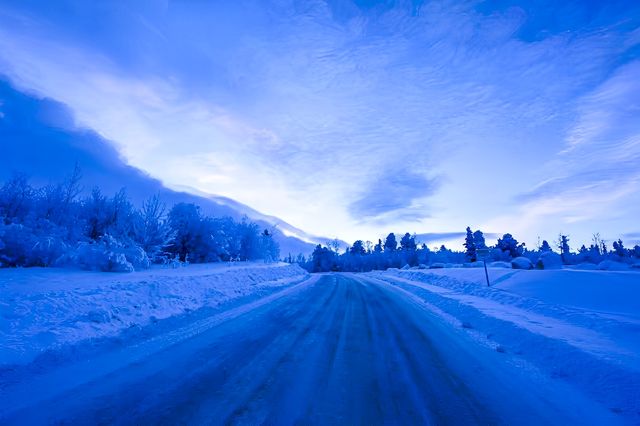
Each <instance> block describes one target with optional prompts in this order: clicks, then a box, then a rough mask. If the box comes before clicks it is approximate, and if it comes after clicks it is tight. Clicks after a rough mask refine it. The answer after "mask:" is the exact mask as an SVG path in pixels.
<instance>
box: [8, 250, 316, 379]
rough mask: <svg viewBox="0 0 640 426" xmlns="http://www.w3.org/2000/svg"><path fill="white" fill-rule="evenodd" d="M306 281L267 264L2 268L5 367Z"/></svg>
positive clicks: (300, 273) (295, 270)
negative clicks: (110, 269) (109, 269)
mask: <svg viewBox="0 0 640 426" xmlns="http://www.w3.org/2000/svg"><path fill="white" fill-rule="evenodd" d="M307 277H308V274H307V272H306V271H304V270H303V269H301V268H300V267H298V266H297V265H289V264H284V263H278V264H265V263H261V262H255V263H245V262H242V263H241V264H229V263H216V264H199V265H190V266H188V267H179V268H177V269H172V268H160V267H153V268H152V269H149V270H144V271H139V272H133V273H128V274H113V273H104V272H88V271H79V270H70V269H50V268H28V269H24V268H16V269H0V317H1V318H2V321H0V342H2V350H0V367H1V366H3V365H5V366H6V365H11V364H26V363H29V362H30V361H32V360H34V358H35V357H37V356H38V355H39V354H42V353H43V352H45V351H46V352H52V351H57V350H62V349H65V348H66V349H68V347H69V346H72V345H76V344H79V343H81V342H86V341H90V340H95V339H99V338H105V337H106V338H108V337H115V336H117V335H119V334H120V333H122V332H123V331H124V330H128V329H131V328H140V327H144V326H146V325H149V324H151V323H155V322H157V321H159V320H162V319H166V318H169V317H174V316H179V315H182V314H185V313H189V312H191V311H196V310H198V309H201V308H205V307H208V308H216V307H218V306H221V305H224V304H228V303H229V302H231V301H233V300H240V299H241V300H243V301H246V300H248V299H250V298H251V297H258V296H264V295H266V294H268V293H270V292H273V291H275V290H278V289H280V288H283V287H285V286H289V285H292V284H294V283H297V282H300V281H302V280H304V279H306V278H307Z"/></svg>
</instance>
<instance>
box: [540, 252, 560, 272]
mask: <svg viewBox="0 0 640 426" xmlns="http://www.w3.org/2000/svg"><path fill="white" fill-rule="evenodd" d="M561 268H562V257H560V255H559V254H558V253H554V252H552V251H547V252H544V253H542V254H541V255H540V257H539V258H538V261H537V262H536V269H561Z"/></svg>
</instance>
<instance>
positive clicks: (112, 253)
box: [58, 234, 149, 272]
mask: <svg viewBox="0 0 640 426" xmlns="http://www.w3.org/2000/svg"><path fill="white" fill-rule="evenodd" d="M58 263H59V264H71V265H75V266H78V267H80V268H83V269H89V270H99V271H105V272H133V271H134V270H135V269H136V268H138V269H140V268H148V267H149V258H148V257H147V254H146V253H145V251H144V250H142V248H140V247H137V246H135V245H125V244H122V243H120V242H119V241H118V240H116V239H115V238H114V237H112V236H111V235H108V234H107V235H104V236H103V237H101V238H99V239H98V241H95V242H89V243H88V242H82V243H80V244H79V245H78V247H77V248H76V250H75V251H74V252H73V253H71V254H69V255H67V256H65V257H63V258H61V260H60V261H59V262H58Z"/></svg>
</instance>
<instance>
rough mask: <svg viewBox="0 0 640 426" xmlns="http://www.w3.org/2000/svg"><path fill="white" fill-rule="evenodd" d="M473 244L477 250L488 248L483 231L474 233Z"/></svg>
mask: <svg viewBox="0 0 640 426" xmlns="http://www.w3.org/2000/svg"><path fill="white" fill-rule="evenodd" d="M473 244H474V245H475V246H476V249H485V248H487V244H486V242H485V241H484V234H483V233H482V231H480V230H478V231H476V232H474V233H473Z"/></svg>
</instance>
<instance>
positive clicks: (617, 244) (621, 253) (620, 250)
mask: <svg viewBox="0 0 640 426" xmlns="http://www.w3.org/2000/svg"><path fill="white" fill-rule="evenodd" d="M613 251H614V252H615V254H616V255H617V256H618V257H620V258H622V257H625V256H626V254H627V253H626V249H625V248H624V245H623V244H622V240H620V239H619V240H618V241H614V242H613Z"/></svg>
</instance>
